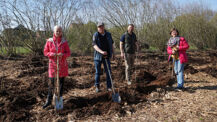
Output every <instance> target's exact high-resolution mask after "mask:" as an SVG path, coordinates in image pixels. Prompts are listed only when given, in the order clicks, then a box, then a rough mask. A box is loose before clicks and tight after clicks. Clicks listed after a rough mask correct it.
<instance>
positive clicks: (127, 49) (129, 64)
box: [120, 24, 139, 85]
mask: <svg viewBox="0 0 217 122" xmlns="http://www.w3.org/2000/svg"><path fill="white" fill-rule="evenodd" d="M133 31H134V25H133V24H129V25H128V28H127V32H125V33H124V34H123V35H122V36H121V39H120V51H121V57H122V58H123V59H124V62H125V67H126V68H125V76H126V81H127V84H128V85H131V82H132V74H133V67H134V61H135V52H136V51H138V49H139V46H138V42H137V39H136V34H135V33H134V32H133Z"/></svg>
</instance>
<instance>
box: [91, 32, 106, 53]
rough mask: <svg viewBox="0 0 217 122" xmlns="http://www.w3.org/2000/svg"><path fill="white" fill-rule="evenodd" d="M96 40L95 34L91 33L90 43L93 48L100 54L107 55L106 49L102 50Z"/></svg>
mask: <svg viewBox="0 0 217 122" xmlns="http://www.w3.org/2000/svg"><path fill="white" fill-rule="evenodd" d="M96 41H97V38H96V35H95V34H94V35H93V43H92V45H93V48H94V49H95V50H96V51H97V52H99V53H101V54H102V55H107V54H108V53H107V52H106V51H102V50H101V49H100V48H99V47H98V46H97V43H96Z"/></svg>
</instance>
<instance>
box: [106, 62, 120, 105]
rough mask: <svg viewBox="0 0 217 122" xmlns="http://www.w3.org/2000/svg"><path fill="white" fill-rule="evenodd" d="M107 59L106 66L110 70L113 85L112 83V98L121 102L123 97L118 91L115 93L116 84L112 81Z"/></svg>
mask: <svg viewBox="0 0 217 122" xmlns="http://www.w3.org/2000/svg"><path fill="white" fill-rule="evenodd" d="M107 60H108V59H105V62H106V67H107V70H108V73H109V77H110V80H111V85H112V100H113V101H114V102H117V103H120V102H121V97H120V95H119V94H118V93H115V90H114V86H113V83H112V77H111V72H110V69H109V66H108V61H107Z"/></svg>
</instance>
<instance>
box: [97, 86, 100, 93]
mask: <svg viewBox="0 0 217 122" xmlns="http://www.w3.org/2000/svg"><path fill="white" fill-rule="evenodd" d="M98 92H100V88H99V85H97V86H96V93H98Z"/></svg>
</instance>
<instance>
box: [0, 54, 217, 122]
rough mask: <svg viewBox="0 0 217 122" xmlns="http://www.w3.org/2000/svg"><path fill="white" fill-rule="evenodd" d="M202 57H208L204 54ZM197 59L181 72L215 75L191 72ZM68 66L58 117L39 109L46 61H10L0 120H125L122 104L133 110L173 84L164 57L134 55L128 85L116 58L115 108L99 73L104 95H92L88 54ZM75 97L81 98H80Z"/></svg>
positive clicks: (3, 84)
mask: <svg viewBox="0 0 217 122" xmlns="http://www.w3.org/2000/svg"><path fill="white" fill-rule="evenodd" d="M202 55H203V53H202ZM204 55H205V56H207V55H208V54H205V53H204ZM210 55H212V56H214V55H215V54H214V53H212V54H210ZM191 56H192V57H191ZM200 57H201V56H199V57H198V56H196V54H195V55H194V54H193V53H192V54H191V55H190V59H191V58H192V59H195V61H196V60H197V59H199V62H197V63H193V64H191V65H186V66H185V73H189V74H195V73H197V72H198V71H202V72H206V73H209V74H211V75H213V76H214V77H215V75H216V72H217V71H216V67H213V68H212V69H211V68H210V67H208V68H204V69H200V70H197V69H194V68H193V65H200V64H204V63H205V62H204V61H203V60H202V59H201V58H200ZM208 62H209V61H208ZM68 63H69V76H68V77H67V78H66V79H65V84H64V93H63V97H66V98H67V99H64V110H63V111H62V112H61V113H60V115H58V116H57V114H56V112H55V111H54V110H53V107H48V108H47V109H46V110H42V109H41V106H42V105H43V104H44V102H45V99H46V96H47V88H48V73H47V68H48V59H47V58H45V57H31V56H29V57H25V58H21V59H18V60H17V61H16V63H14V61H13V60H10V61H8V65H2V66H1V67H0V70H5V71H6V72H7V74H4V75H2V74H0V80H1V89H0V96H1V98H0V121H35V120H37V121H44V120H47V121H53V120H51V118H52V119H54V120H56V119H58V118H61V120H66V121H67V116H69V115H70V116H71V118H74V119H75V120H83V119H85V118H88V117H91V116H93V115H114V114H117V115H118V116H122V117H124V116H125V115H126V114H127V112H128V111H129V109H126V108H125V106H126V105H130V106H131V105H132V106H137V105H138V104H140V103H143V102H146V101H147V98H148V97H149V95H150V93H152V92H153V91H155V90H156V89H157V88H164V87H165V86H167V85H169V86H171V85H172V84H173V83H174V81H175V80H174V79H171V65H169V63H168V62H167V55H165V54H162V53H153V55H152V53H147V54H141V55H140V56H138V62H137V63H136V68H135V73H134V74H133V77H132V79H133V80H132V81H133V83H132V85H130V86H128V85H127V84H126V81H125V66H124V62H123V60H122V59H121V58H120V57H117V59H116V60H115V61H112V62H111V66H112V78H113V81H114V86H115V88H116V89H115V90H116V92H118V93H119V94H120V96H121V99H122V102H121V103H120V104H118V103H115V102H113V101H112V93H110V92H107V91H106V90H105V89H106V84H105V82H104V81H106V76H105V71H104V70H103V69H102V76H101V81H102V82H101V87H102V90H103V91H102V92H100V93H97V94H96V93H95V87H94V75H95V74H94V73H95V69H94V63H93V59H92V57H91V56H80V57H79V56H77V57H70V58H69V59H68ZM12 64H13V65H12ZM213 65H214V64H213ZM9 66H13V67H9ZM8 67H9V68H8ZM14 68H16V72H17V74H18V75H17V76H14V74H13V72H14ZM79 94H82V95H80V96H79ZM36 110H37V112H35V111H36ZM130 111H131V112H136V111H137V109H136V108H134V107H131V108H130Z"/></svg>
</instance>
